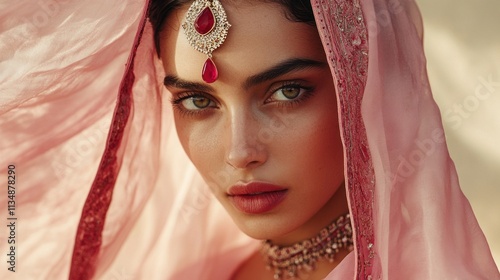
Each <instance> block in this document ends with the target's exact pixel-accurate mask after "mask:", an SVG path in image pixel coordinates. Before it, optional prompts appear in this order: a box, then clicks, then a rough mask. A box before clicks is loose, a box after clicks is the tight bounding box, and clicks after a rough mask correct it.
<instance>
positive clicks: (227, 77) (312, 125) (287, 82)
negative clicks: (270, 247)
mask: <svg viewBox="0 0 500 280" xmlns="http://www.w3.org/2000/svg"><path fill="white" fill-rule="evenodd" d="M233 3H234V2H231V3H226V4H224V3H223V4H224V5H225V6H224V8H225V10H226V13H227V16H228V21H229V22H230V23H231V25H232V27H231V28H230V29H229V33H228V37H227V39H226V41H225V42H224V44H223V45H222V46H221V47H220V48H219V49H217V50H215V51H214V53H213V60H214V61H215V64H216V65H217V68H218V71H219V78H218V80H217V81H216V82H214V83H212V84H207V83H205V82H203V79H202V77H201V69H202V67H203V64H204V62H205V60H206V59H207V57H206V55H204V54H202V53H199V52H198V51H196V50H194V49H193V48H192V47H191V46H190V45H189V43H188V40H187V39H186V37H185V35H184V32H183V31H182V27H181V25H182V23H183V21H184V17H185V13H186V11H187V8H188V7H184V8H183V9H180V10H178V11H176V12H174V13H173V14H171V16H170V17H169V19H167V22H166V23H165V27H164V30H163V32H162V33H161V43H160V45H161V59H162V61H163V65H164V68H165V72H166V77H167V79H166V81H167V82H166V87H167V89H168V90H169V91H170V93H171V100H172V102H173V106H174V110H173V111H174V118H175V123H176V127H177V132H178V135H179V138H180V141H181V143H182V145H183V147H184V149H185V151H186V153H187V155H188V156H189V158H190V159H191V161H192V162H193V164H194V165H195V166H196V168H197V169H198V171H199V172H200V173H201V175H202V176H203V178H204V180H205V181H206V182H207V184H208V185H209V186H210V188H211V190H212V192H213V193H214V195H215V196H216V197H217V199H218V200H219V201H220V202H221V203H222V205H223V206H224V207H225V209H226V210H227V211H228V212H229V214H230V215H231V217H232V218H233V220H234V221H235V222H236V224H237V225H238V226H239V227H240V229H241V230H242V231H244V232H245V233H246V234H248V235H250V236H252V237H254V238H257V239H272V240H279V241H280V242H281V243H287V242H295V241H294V240H295V239H302V238H307V237H309V236H311V235H315V234H316V233H317V232H318V231H319V230H320V229H321V228H323V227H324V226H326V225H327V224H329V223H330V222H331V221H332V220H333V219H334V218H335V217H337V216H339V215H341V214H343V213H345V212H346V211H347V206H346V202H345V193H344V192H343V191H339V192H337V190H338V189H339V186H341V185H342V182H343V180H344V177H343V160H344V158H343V152H342V144H341V140H340V136H339V128H338V122H337V105H336V99H335V94H334V85H333V82H332V76H331V73H330V70H329V68H328V65H327V62H326V57H325V54H324V51H323V48H322V45H321V42H320V39H319V36H318V33H317V31H316V28H315V27H313V26H309V25H307V24H305V23H297V22H292V21H290V20H288V19H287V18H286V17H285V13H284V8H283V6H281V5H278V4H274V3H264V2H259V1H254V2H253V3H251V4H248V3H246V4H245V3H238V4H233ZM342 189H343V188H342Z"/></svg>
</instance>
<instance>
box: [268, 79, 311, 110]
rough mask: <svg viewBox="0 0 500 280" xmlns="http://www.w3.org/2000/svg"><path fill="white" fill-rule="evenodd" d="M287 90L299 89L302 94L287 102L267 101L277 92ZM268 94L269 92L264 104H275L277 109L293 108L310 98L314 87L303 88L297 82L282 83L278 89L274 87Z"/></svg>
mask: <svg viewBox="0 0 500 280" xmlns="http://www.w3.org/2000/svg"><path fill="white" fill-rule="evenodd" d="M288 88H292V89H299V90H301V91H302V90H303V91H304V92H302V93H300V94H299V96H297V97H296V98H294V99H289V100H287V101H280V100H278V101H270V102H268V101H267V100H268V99H269V98H271V96H273V95H274V94H275V93H276V92H278V91H279V90H283V89H288ZM270 92H271V95H270V96H269V97H268V98H267V99H266V101H265V104H269V103H277V104H276V105H277V106H279V107H293V106H295V105H298V104H300V103H301V102H303V101H305V100H306V99H308V98H309V97H311V96H312V95H313V92H314V87H311V86H304V85H303V84H302V83H300V82H299V81H285V82H282V83H281V85H280V86H279V87H276V88H275V89H273V90H271V91H270Z"/></svg>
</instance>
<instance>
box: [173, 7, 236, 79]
mask: <svg viewBox="0 0 500 280" xmlns="http://www.w3.org/2000/svg"><path fill="white" fill-rule="evenodd" d="M229 27H231V24H229V22H228V21H227V16H226V11H224V8H223V7H222V4H221V3H220V1H219V0H212V1H210V0H195V1H194V2H193V4H191V7H189V10H188V11H187V14H186V21H185V22H184V23H183V24H182V28H183V29H184V33H185V34H186V37H187V39H188V41H189V44H190V45H191V46H192V47H193V48H194V49H195V50H197V51H199V52H202V53H204V54H206V55H207V56H208V58H207V60H206V61H205V64H204V65H203V69H202V71H201V77H202V78H203V80H204V81H205V82H207V83H213V82H215V81H216V80H217V78H218V77H219V72H218V70H217V66H215V63H214V61H213V60H212V52H213V51H214V50H215V49H217V48H218V47H220V46H221V45H222V43H224V41H225V40H226V37H227V32H228V30H229Z"/></svg>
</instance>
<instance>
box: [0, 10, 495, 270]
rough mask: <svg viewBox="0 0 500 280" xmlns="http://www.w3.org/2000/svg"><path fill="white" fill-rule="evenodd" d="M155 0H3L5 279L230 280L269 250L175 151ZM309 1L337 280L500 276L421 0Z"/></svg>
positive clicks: (0, 117) (0, 82)
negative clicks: (336, 200)
mask: <svg viewBox="0 0 500 280" xmlns="http://www.w3.org/2000/svg"><path fill="white" fill-rule="evenodd" d="M146 2H147V1H143V0H127V1H123V0H121V1H116V0H112V1H106V2H99V1H86V2H77V1H71V0H65V1H62V0H59V1H57V0H49V1H40V2H37V3H36V4H35V5H34V4H33V3H26V2H16V3H11V2H9V3H6V2H0V16H1V18H2V22H1V23H0V30H1V32H0V58H1V59H0V91H1V94H0V132H1V136H2V137H0V154H1V155H2V157H1V160H0V163H1V164H2V165H1V169H0V176H2V178H6V169H5V167H6V166H7V165H9V164H14V165H15V166H16V171H17V174H18V181H17V194H16V214H15V215H16V216H17V217H18V218H19V219H18V221H17V223H18V230H17V235H16V238H17V240H16V241H17V244H16V254H17V257H18V259H17V260H18V262H17V267H16V268H17V271H16V272H15V273H12V272H10V271H7V270H6V269H1V270H0V278H1V279H23V280H24V279H66V278H68V276H69V275H70V276H69V277H70V279H91V278H93V279H229V278H230V276H231V274H232V272H233V270H234V269H235V268H236V267H237V266H238V265H239V264H240V263H241V261H242V260H244V259H245V258H246V257H248V256H249V255H250V254H251V253H252V252H254V251H255V250H256V249H257V248H258V246H259V244H258V242H257V241H254V240H251V239H250V238H248V237H246V236H245V235H244V234H242V233H241V232H240V231H239V230H238V229H237V228H236V226H235V225H234V224H233V223H232V221H231V220H230V218H229V217H228V216H227V214H226V213H225V211H224V210H223V209H222V207H221V206H220V205H219V204H218V202H217V201H215V199H214V198H213V197H212V196H211V195H210V193H209V191H208V188H207V187H206V186H205V184H204V182H203V181H202V179H201V178H200V176H199V175H198V174H197V172H196V170H195V168H194V167H193V166H192V165H191V163H190V162H189V160H188V159H187V157H186V156H185V154H184V152H183V151H182V148H181V146H180V144H179V142H178V139H177V136H176V133H175V129H174V125H173V120H172V117H171V115H170V114H171V111H170V110H171V109H170V107H169V105H168V104H167V103H168V102H166V100H164V99H166V98H165V97H164V94H165V93H164V92H163V91H164V89H163V87H162V85H161V81H162V70H161V67H160V65H159V63H158V61H157V60H156V56H155V52H154V48H153V42H152V30H151V26H150V25H149V24H148V23H147V22H146V21H145V15H146V10H147V3H146ZM312 4H313V8H314V12H315V16H316V19H317V25H318V30H319V31H320V35H321V37H322V40H323V44H324V48H325V52H326V54H327V56H328V58H329V61H330V62H331V65H330V66H331V69H332V73H334V74H333V79H334V80H335V84H336V89H337V94H338V105H339V115H340V120H341V128H342V138H343V142H344V146H345V150H346V160H345V164H346V178H347V179H346V188H347V191H348V199H349V204H350V211H351V213H352V221H353V224H354V228H355V242H356V243H355V251H354V252H353V253H351V254H350V255H349V256H348V257H346V259H344V261H343V262H342V263H341V264H340V265H339V266H338V267H337V268H336V269H335V270H333V271H332V273H331V274H330V275H329V276H328V277H327V279H500V275H499V273H498V270H497V268H496V266H495V264H494V262H493V259H492V257H491V254H490V252H489V248H488V245H487V243H486V241H485V238H484V236H483V234H482V232H481V230H480V228H479V226H478V224H477V222H476V219H475V217H474V216H473V213H472V210H471V208H470V206H469V204H468V202H467V200H466V199H465V197H464V196H463V194H462V192H461V191H460V188H459V186H458V182H457V177H456V174H455V169H454V166H453V163H452V162H451V160H450V158H449V155H448V152H447V148H446V144H445V139H444V135H443V130H442V125H441V119H440V115H439V111H438V109H437V107H436V105H435V103H434V101H433V99H432V96H431V93H430V89H429V85H428V82H427V75H426V72H425V57H424V55H423V51H422V42H421V39H420V34H421V30H422V26H421V22H420V16H419V12H418V9H417V8H416V6H415V3H414V2H413V1H404V0H401V1H392V0H387V1H364V0H363V1H358V0H330V1H325V0H314V1H312ZM12 15H15V16H12ZM214 176H219V177H221V179H223V174H216V175H214ZM6 203H7V197H6V195H2V196H0V205H6ZM108 207H109V208H108ZM0 211H1V212H0V213H1V218H2V219H4V220H6V217H7V215H8V213H7V212H6V209H5V208H2V209H1V210H0ZM101 231H102V232H101ZM6 233H7V232H6V231H0V237H1V239H2V240H4V238H6V237H7V236H6ZM7 249H8V246H7V243H6V242H2V243H1V244H0V252H2V253H3V252H7Z"/></svg>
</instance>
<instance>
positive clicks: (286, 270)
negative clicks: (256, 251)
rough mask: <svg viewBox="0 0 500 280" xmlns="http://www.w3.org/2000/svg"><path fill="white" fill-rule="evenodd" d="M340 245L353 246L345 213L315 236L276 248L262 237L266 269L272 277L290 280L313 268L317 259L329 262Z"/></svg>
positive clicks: (350, 247)
mask: <svg viewBox="0 0 500 280" xmlns="http://www.w3.org/2000/svg"><path fill="white" fill-rule="evenodd" d="M343 248H347V249H348V250H349V251H352V249H353V241H352V228H351V220H350V217H349V213H347V214H346V215H343V216H340V217H339V218H338V219H337V220H336V221H334V222H333V223H331V224H330V225H328V226H327V227H326V228H323V229H322V230H321V231H320V232H319V234H318V235H317V236H315V237H313V238H310V239H307V240H305V241H301V242H299V243H295V244H294V245H291V246H287V247H280V246H278V245H275V244H273V243H272V242H271V241H270V240H266V241H264V242H263V247H262V252H263V254H264V257H265V259H266V262H267V268H268V269H269V270H274V279H293V278H297V277H298V276H299V273H301V272H304V271H305V272H306V273H307V272H311V271H313V270H314V269H315V268H316V263H317V262H318V261H319V260H320V259H327V260H329V261H330V262H333V261H334V258H335V255H336V254H337V253H338V252H339V251H340V250H341V249H343Z"/></svg>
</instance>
